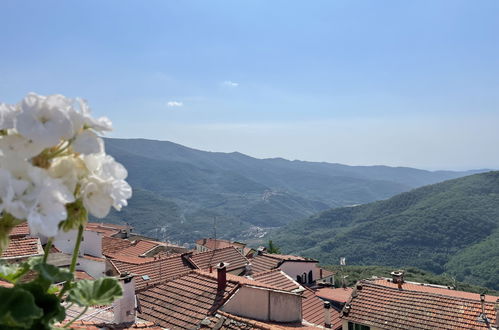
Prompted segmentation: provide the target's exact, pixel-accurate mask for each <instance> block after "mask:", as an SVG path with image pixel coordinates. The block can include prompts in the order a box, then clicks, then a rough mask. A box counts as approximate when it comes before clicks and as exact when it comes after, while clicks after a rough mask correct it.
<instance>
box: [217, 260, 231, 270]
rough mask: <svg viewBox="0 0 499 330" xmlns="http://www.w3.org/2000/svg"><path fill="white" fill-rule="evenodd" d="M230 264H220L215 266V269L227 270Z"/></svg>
mask: <svg viewBox="0 0 499 330" xmlns="http://www.w3.org/2000/svg"><path fill="white" fill-rule="evenodd" d="M229 265H230V264H229V263H228V262H223V261H222V262H220V263H218V264H216V266H215V267H217V269H224V268H227V267H228V266H229Z"/></svg>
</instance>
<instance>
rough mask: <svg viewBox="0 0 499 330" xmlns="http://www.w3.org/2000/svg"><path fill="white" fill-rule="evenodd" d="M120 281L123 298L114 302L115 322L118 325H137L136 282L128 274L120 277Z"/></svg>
mask: <svg viewBox="0 0 499 330" xmlns="http://www.w3.org/2000/svg"><path fill="white" fill-rule="evenodd" d="M118 280H119V281H120V282H121V287H122V288H123V297H121V298H120V299H118V300H116V301H115V302H113V312H114V320H113V322H114V323H116V324H123V323H125V324H126V323H135V312H136V298H135V280H134V278H133V275H130V274H128V273H124V274H122V275H120V277H119V278H118Z"/></svg>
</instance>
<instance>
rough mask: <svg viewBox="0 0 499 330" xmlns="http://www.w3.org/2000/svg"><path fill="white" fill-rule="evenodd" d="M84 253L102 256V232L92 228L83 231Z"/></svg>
mask: <svg viewBox="0 0 499 330" xmlns="http://www.w3.org/2000/svg"><path fill="white" fill-rule="evenodd" d="M81 244H82V245H83V253H84V254H88V255H91V256H94V257H98V258H100V257H102V233H98V232H95V231H91V230H85V231H84V232H83V242H81Z"/></svg>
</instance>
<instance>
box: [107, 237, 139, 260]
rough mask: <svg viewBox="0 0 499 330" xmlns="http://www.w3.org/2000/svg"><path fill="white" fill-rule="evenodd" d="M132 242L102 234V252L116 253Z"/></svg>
mask: <svg viewBox="0 0 499 330" xmlns="http://www.w3.org/2000/svg"><path fill="white" fill-rule="evenodd" d="M131 244H132V242H130V241H129V240H126V239H122V238H115V237H107V236H104V237H103V238H102V254H103V255H106V256H107V255H110V254H113V253H117V252H119V251H121V250H123V249H125V248H127V247H129V246H130V245H131Z"/></svg>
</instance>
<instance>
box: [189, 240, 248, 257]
mask: <svg viewBox="0 0 499 330" xmlns="http://www.w3.org/2000/svg"><path fill="white" fill-rule="evenodd" d="M229 246H233V247H234V248H236V249H237V250H238V251H239V253H241V254H242V255H243V256H246V254H247V253H249V252H251V249H247V248H246V244H244V243H240V242H233V241H228V240H224V239H217V238H202V239H198V240H197V241H196V251H198V252H206V251H213V250H218V249H224V248H227V247H229Z"/></svg>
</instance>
